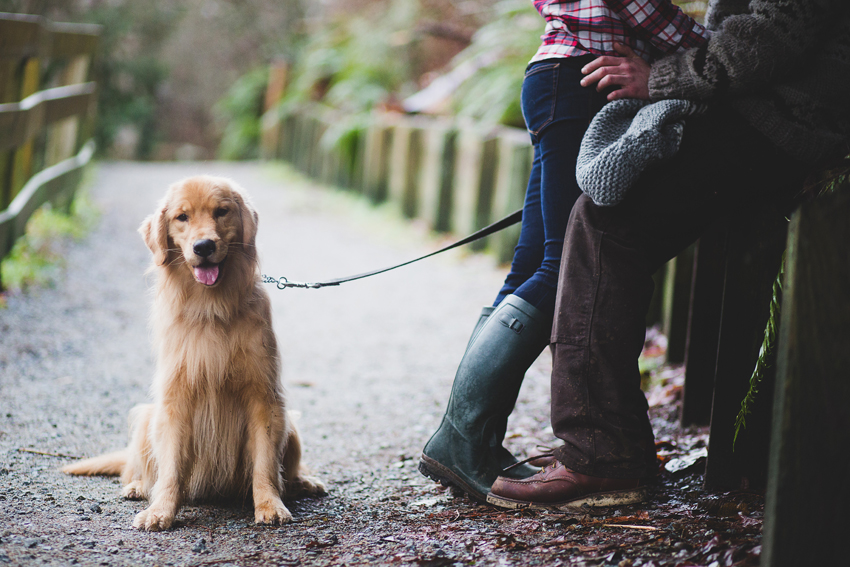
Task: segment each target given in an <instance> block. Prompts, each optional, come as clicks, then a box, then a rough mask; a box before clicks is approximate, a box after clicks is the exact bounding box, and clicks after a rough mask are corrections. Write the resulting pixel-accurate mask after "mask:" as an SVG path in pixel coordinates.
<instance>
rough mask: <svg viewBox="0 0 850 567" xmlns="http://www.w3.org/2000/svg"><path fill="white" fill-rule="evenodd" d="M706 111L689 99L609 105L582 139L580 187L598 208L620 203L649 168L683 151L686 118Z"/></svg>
mask: <svg viewBox="0 0 850 567" xmlns="http://www.w3.org/2000/svg"><path fill="white" fill-rule="evenodd" d="M704 110H705V107H704V105H699V104H696V103H693V102H690V101H687V100H661V101H658V102H655V103H650V102H648V101H643V100H636V99H622V100H615V101H612V102H609V103H608V104H606V105H605V106H604V107H603V108H602V110H600V111H599V112H598V113H597V114H596V116H595V117H594V118H593V120H592V121H591V123H590V126H589V127H588V128H587V132H585V134H584V138H583V139H582V142H581V149H580V150H579V154H578V160H577V161H576V179H577V180H578V185H579V187H580V188H581V190H582V191H584V193H585V194H586V195H587V196H588V197H590V198H591V199H592V200H593V202H594V203H596V204H597V205H600V206H603V207H610V206H613V205H616V204H617V203H619V202H620V201H622V200H623V197H625V195H626V191H627V190H628V189H629V187H631V186H632V184H633V183H634V182H635V181H636V180H637V178H638V176H640V174H641V172H642V171H643V170H644V169H646V168H647V167H648V166H650V165H652V164H653V163H657V162H660V161H662V160H665V159H667V158H669V157H671V156H673V155H674V154H675V153H676V151H678V149H679V144H680V143H681V141H682V134H683V133H684V126H685V124H684V120H683V119H684V118H685V117H686V116H688V115H691V114H695V113H698V112H703V111H704Z"/></svg>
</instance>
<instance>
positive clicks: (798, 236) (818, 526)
mask: <svg viewBox="0 0 850 567" xmlns="http://www.w3.org/2000/svg"><path fill="white" fill-rule="evenodd" d="M848 219H850V187H847V186H845V187H843V189H842V190H839V191H838V192H836V193H833V194H830V195H824V196H821V197H819V198H818V199H816V200H815V201H813V202H811V203H808V204H806V205H804V206H802V207H801V208H800V209H799V210H797V211H796V212H795V213H794V215H793V217H792V219H791V226H790V228H789V231H788V249H787V253H786V267H785V283H784V286H783V287H784V289H783V299H782V323H781V325H780V328H779V352H778V360H777V376H776V398H775V404H774V408H773V431H772V436H771V444H770V464H769V477H768V489H767V497H766V505H765V522H764V544H763V546H764V552H763V554H762V565H765V566H766V567H797V566H799V565H840V564H843V563H846V551H844V544H843V539H844V537H845V536H846V532H847V526H848V520H847V510H848V508H850V491H848V489H847V471H848V468H850V411H848V408H850V348H848V347H850V222H848ZM760 401H764V402H766V401H767V400H760Z"/></svg>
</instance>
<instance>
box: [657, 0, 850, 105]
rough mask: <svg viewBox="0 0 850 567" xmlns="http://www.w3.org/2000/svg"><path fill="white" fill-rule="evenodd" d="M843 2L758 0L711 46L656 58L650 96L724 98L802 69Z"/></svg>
mask: <svg viewBox="0 0 850 567" xmlns="http://www.w3.org/2000/svg"><path fill="white" fill-rule="evenodd" d="M842 1H843V0H772V1H771V0H753V1H752V2H751V3H750V7H751V10H752V11H751V12H750V13H747V14H741V15H733V16H728V17H727V18H726V19H725V20H723V21H722V25H721V29H719V30H718V31H717V32H715V33H713V34H712V36H711V38H710V39H709V41H708V42H707V43H706V44H705V45H703V46H701V47H697V48H694V49H688V50H686V51H682V52H679V53H673V54H670V55H667V56H665V57H663V58H661V59H659V60H657V61H655V62H654V63H653V64H652V67H651V70H650V75H649V95H650V98H651V99H653V100H658V99H664V98H684V99H688V100H711V99H716V98H723V97H726V96H730V95H737V94H743V93H747V92H751V91H752V90H754V89H756V88H759V87H763V86H764V85H766V84H771V83H774V82H776V80H777V79H781V78H782V77H784V76H790V75H793V74H795V73H798V72H800V71H799V70H800V69H801V67H802V65H803V64H804V63H805V61H806V58H807V57H808V54H810V53H811V52H812V48H813V47H816V44H817V42H818V40H819V38H822V34H823V33H825V32H826V31H827V29H828V27H829V25H830V24H831V23H832V20H833V19H834V14H835V13H837V6H838V3H839V2H842ZM733 4H734V3H733ZM715 5H717V6H718V8H719V9H723V8H725V7H730V8H734V7H735V6H734V5H729V3H728V2H725V1H723V0H721V1H719V2H715V3H712V7H714V6H715ZM830 16H832V18H831V17H830Z"/></svg>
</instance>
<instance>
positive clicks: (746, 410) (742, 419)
mask: <svg viewBox="0 0 850 567" xmlns="http://www.w3.org/2000/svg"><path fill="white" fill-rule="evenodd" d="M784 273H785V253H784V252H783V253H782V263H781V264H780V265H779V273H778V274H776V280H775V281H774V282H773V294H772V297H771V298H770V317H768V319H767V326H765V328H764V340H763V341H762V343H761V349H759V357H758V360H757V361H756V367H755V369H754V370H753V375H752V376H750V389H749V390H748V391H747V395H746V396H744V399H743V401H741V409H740V411H738V415H737V417H736V418H735V436H734V437H733V438H732V450H733V451H734V450H735V442H736V441H737V440H738V434H739V433H740V432H741V430H742V429H746V428H747V416H748V415H749V414H750V413H751V412H752V407H753V403H754V402H755V399H756V394H758V392H759V387H760V386H761V383H762V380H764V374H765V372H766V371H767V369H768V368H770V367H771V366H772V365H773V363H774V359H775V356H774V355H773V349H774V346H775V345H776V334H777V333H776V331H777V329H778V328H779V315H780V311H781V306H780V304H781V301H782V275H783V274H784Z"/></svg>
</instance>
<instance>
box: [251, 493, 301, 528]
mask: <svg viewBox="0 0 850 567" xmlns="http://www.w3.org/2000/svg"><path fill="white" fill-rule="evenodd" d="M254 521H255V522H257V523H258V524H285V523H287V522H291V521H292V514H290V513H289V510H287V509H286V506H284V505H283V502H281V501H280V499H278V500H277V501H274V500H270V501H267V502H261V503H259V504H255V505H254Z"/></svg>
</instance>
